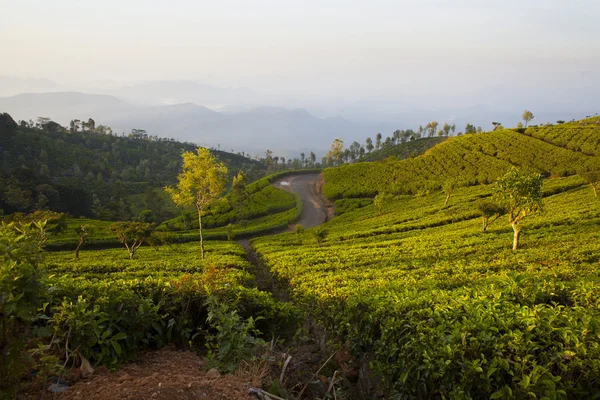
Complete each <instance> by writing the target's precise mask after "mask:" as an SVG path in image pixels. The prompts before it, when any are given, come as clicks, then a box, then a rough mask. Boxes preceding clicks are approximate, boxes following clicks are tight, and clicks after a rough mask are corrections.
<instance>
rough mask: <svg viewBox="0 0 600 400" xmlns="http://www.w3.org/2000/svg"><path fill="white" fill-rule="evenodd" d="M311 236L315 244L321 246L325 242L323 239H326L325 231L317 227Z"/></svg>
mask: <svg viewBox="0 0 600 400" xmlns="http://www.w3.org/2000/svg"><path fill="white" fill-rule="evenodd" d="M313 236H314V238H315V239H316V240H317V243H319V244H321V243H323V241H324V240H325V237H327V230H325V229H323V228H322V227H318V228H316V229H315V230H314V231H313Z"/></svg>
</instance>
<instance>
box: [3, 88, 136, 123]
mask: <svg viewBox="0 0 600 400" xmlns="http://www.w3.org/2000/svg"><path fill="white" fill-rule="evenodd" d="M132 107H133V106H131V105H130V104H128V103H127V102H125V101H123V100H120V99H118V98H116V97H114V96H105V95H97V94H86V93H79V92H55V93H24V94H18V95H16V96H11V97H0V110H2V111H3V112H8V113H9V114H10V115H12V116H13V117H14V118H15V119H23V120H29V119H33V120H35V118H37V117H48V118H52V119H53V120H54V121H56V122H59V123H61V124H67V123H68V122H69V121H70V120H71V119H74V118H78V119H83V118H85V119H87V118H90V117H91V118H94V119H96V116H98V115H111V114H113V113H119V112H124V111H125V110H127V109H130V108H132Z"/></svg>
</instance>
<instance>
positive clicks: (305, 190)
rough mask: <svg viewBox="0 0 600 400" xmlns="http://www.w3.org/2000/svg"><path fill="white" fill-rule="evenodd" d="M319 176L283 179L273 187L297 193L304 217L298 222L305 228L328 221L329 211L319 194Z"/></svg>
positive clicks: (311, 175)
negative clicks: (300, 200)
mask: <svg viewBox="0 0 600 400" xmlns="http://www.w3.org/2000/svg"><path fill="white" fill-rule="evenodd" d="M318 178H319V174H307V175H296V176H290V177H287V178H283V179H281V180H278V181H276V182H274V183H273V186H275V187H277V188H279V189H283V190H287V191H288V192H293V193H296V194H297V195H298V196H300V198H301V199H302V205H303V209H302V216H301V217H300V220H299V221H298V222H297V223H298V224H300V225H302V226H303V227H305V228H312V227H313V226H317V225H320V224H322V223H323V222H325V221H326V219H327V211H326V209H325V207H324V205H323V203H322V201H321V197H320V196H319V193H318V192H317V180H318Z"/></svg>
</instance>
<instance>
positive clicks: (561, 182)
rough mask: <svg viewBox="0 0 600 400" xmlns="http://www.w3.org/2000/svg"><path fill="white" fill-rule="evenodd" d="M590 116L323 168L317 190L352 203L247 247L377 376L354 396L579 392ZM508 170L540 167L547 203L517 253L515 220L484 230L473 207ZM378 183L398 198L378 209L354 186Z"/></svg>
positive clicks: (593, 252)
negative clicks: (450, 184)
mask: <svg viewBox="0 0 600 400" xmlns="http://www.w3.org/2000/svg"><path fill="white" fill-rule="evenodd" d="M597 121H600V119H599V118H593V119H587V120H583V121H578V122H572V123H568V124H560V125H557V126H545V127H531V128H529V129H527V130H525V131H524V133H521V132H517V131H514V130H500V131H496V132H489V133H483V134H473V135H466V136H462V137H456V138H450V139H448V140H447V141H444V142H443V143H440V144H438V145H437V146H435V147H433V148H431V149H430V150H429V151H427V152H426V153H425V154H424V155H422V156H419V157H416V158H412V159H408V160H403V161H387V162H373V163H357V164H352V165H343V166H339V167H336V168H329V169H327V170H325V171H324V180H325V182H324V186H323V189H324V193H325V194H327V195H328V196H329V197H330V198H341V200H339V201H336V206H337V205H338V204H339V205H340V206H341V207H342V208H343V212H338V215H339V216H337V217H336V218H334V219H333V220H332V221H330V222H327V223H325V224H323V225H322V226H320V227H317V228H313V229H309V230H306V231H304V232H300V233H295V234H294V233H288V234H283V235H278V236H271V237H263V238H257V239H254V240H253V241H251V246H252V248H253V249H254V250H255V251H256V252H257V254H258V255H259V257H260V258H261V260H262V261H263V262H264V263H265V264H266V265H267V266H268V267H269V268H270V270H271V272H272V273H273V274H274V275H275V276H276V278H277V279H281V280H283V281H285V282H287V283H288V285H289V287H290V291H291V293H292V294H293V297H294V300H295V301H296V303H297V304H300V305H302V306H303V307H304V308H305V309H306V310H310V313H311V315H312V316H313V318H314V319H315V320H316V321H318V322H319V323H320V324H321V325H322V326H323V327H324V329H325V331H326V332H327V337H328V338H329V339H330V340H333V341H334V342H337V343H338V344H340V345H341V343H346V344H347V345H348V344H349V347H350V349H351V352H352V353H353V355H354V357H356V358H357V359H368V360H369V366H370V372H371V373H372V374H375V375H377V376H380V377H381V378H382V381H381V383H380V384H379V385H378V386H377V385H372V386H369V383H366V382H364V381H363V382H362V383H361V384H360V387H361V389H360V390H361V392H360V394H357V395H360V396H364V397H371V396H373V395H374V393H375V392H376V391H377V390H380V391H383V392H384V393H385V396H386V397H389V398H438V397H440V398H463V397H462V396H463V395H464V394H466V398H525V397H531V398H534V397H537V398H541V397H547V398H586V397H588V396H589V395H590V394H591V393H595V387H596V385H597V377H598V376H600V364H599V363H598V360H600V346H599V344H598V337H600V336H599V335H600V324H598V321H600V313H599V312H598V310H599V305H600V303H599V301H598V297H597V296H596V295H595V293H597V292H598V290H599V289H600V278H599V276H598V256H597V254H598V252H599V251H600V244H599V243H600V235H599V233H598V225H599V224H600V208H599V203H598V199H597V197H595V195H594V191H593V190H592V189H591V188H590V185H589V184H588V182H587V181H586V180H584V179H582V177H580V176H578V175H576V174H575V173H576V172H577V171H578V170H579V168H580V167H581V166H582V165H584V164H587V165H596V166H597V167H598V166H600V165H598V164H597V163H598V161H599V160H598V156H596V155H595V154H598V153H597V152H598V150H599V147H598V146H599V144H600V140H599V139H600V126H599V124H600V122H597ZM511 166H516V167H518V168H520V169H521V170H523V171H529V172H540V173H542V174H544V176H546V177H547V178H546V179H544V182H543V191H542V196H543V213H539V214H536V215H533V216H529V217H527V218H526V219H525V220H524V222H523V223H522V225H521V229H522V230H523V241H522V247H521V248H520V249H519V250H518V251H517V252H515V251H512V250H511V241H512V238H513V230H512V229H511V226H510V224H509V223H508V222H509V218H508V216H507V215H498V217H499V218H498V219H497V221H495V222H494V223H493V224H491V225H490V226H489V227H488V229H487V230H485V231H483V230H482V225H481V224H482V214H481V211H480V210H479V209H478V205H479V204H480V203H481V202H483V201H490V200H491V199H492V195H493V193H494V191H495V185H494V184H492V183H493V182H494V180H495V179H496V178H497V177H499V176H501V175H503V174H504V173H505V172H506V171H507V170H508V169H509V168H511ZM597 171H600V169H597ZM448 180H455V181H456V182H457V186H456V187H455V188H454V190H453V191H452V192H450V194H451V196H449V197H448V196H447V193H446V192H441V191H439V188H440V187H441V186H442V185H444V184H445V183H446V182H447V181H448ZM394 182H395V185H394ZM378 192H380V193H381V192H387V193H390V192H392V193H395V196H389V197H387V198H385V200H384V201H383V203H381V205H380V206H378V205H377V204H376V203H373V202H371V201H370V199H364V198H355V197H368V196H373V195H375V194H377V193H378ZM446 202H447V204H446ZM378 207H380V208H378ZM336 211H337V210H336ZM340 214H341V215H340Z"/></svg>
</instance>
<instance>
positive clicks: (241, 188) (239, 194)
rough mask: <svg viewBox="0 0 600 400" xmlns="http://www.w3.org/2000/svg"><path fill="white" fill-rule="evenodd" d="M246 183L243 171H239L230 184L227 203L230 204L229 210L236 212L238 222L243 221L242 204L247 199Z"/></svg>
mask: <svg viewBox="0 0 600 400" xmlns="http://www.w3.org/2000/svg"><path fill="white" fill-rule="evenodd" d="M246 181H247V180H246V173H245V172H244V171H240V172H238V174H237V175H236V176H234V177H233V183H232V184H231V193H230V194H229V202H230V204H231V208H233V209H234V210H236V212H237V214H238V221H241V220H243V219H244V213H243V211H244V202H245V201H246V199H247V198H248V191H247V190H246Z"/></svg>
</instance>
